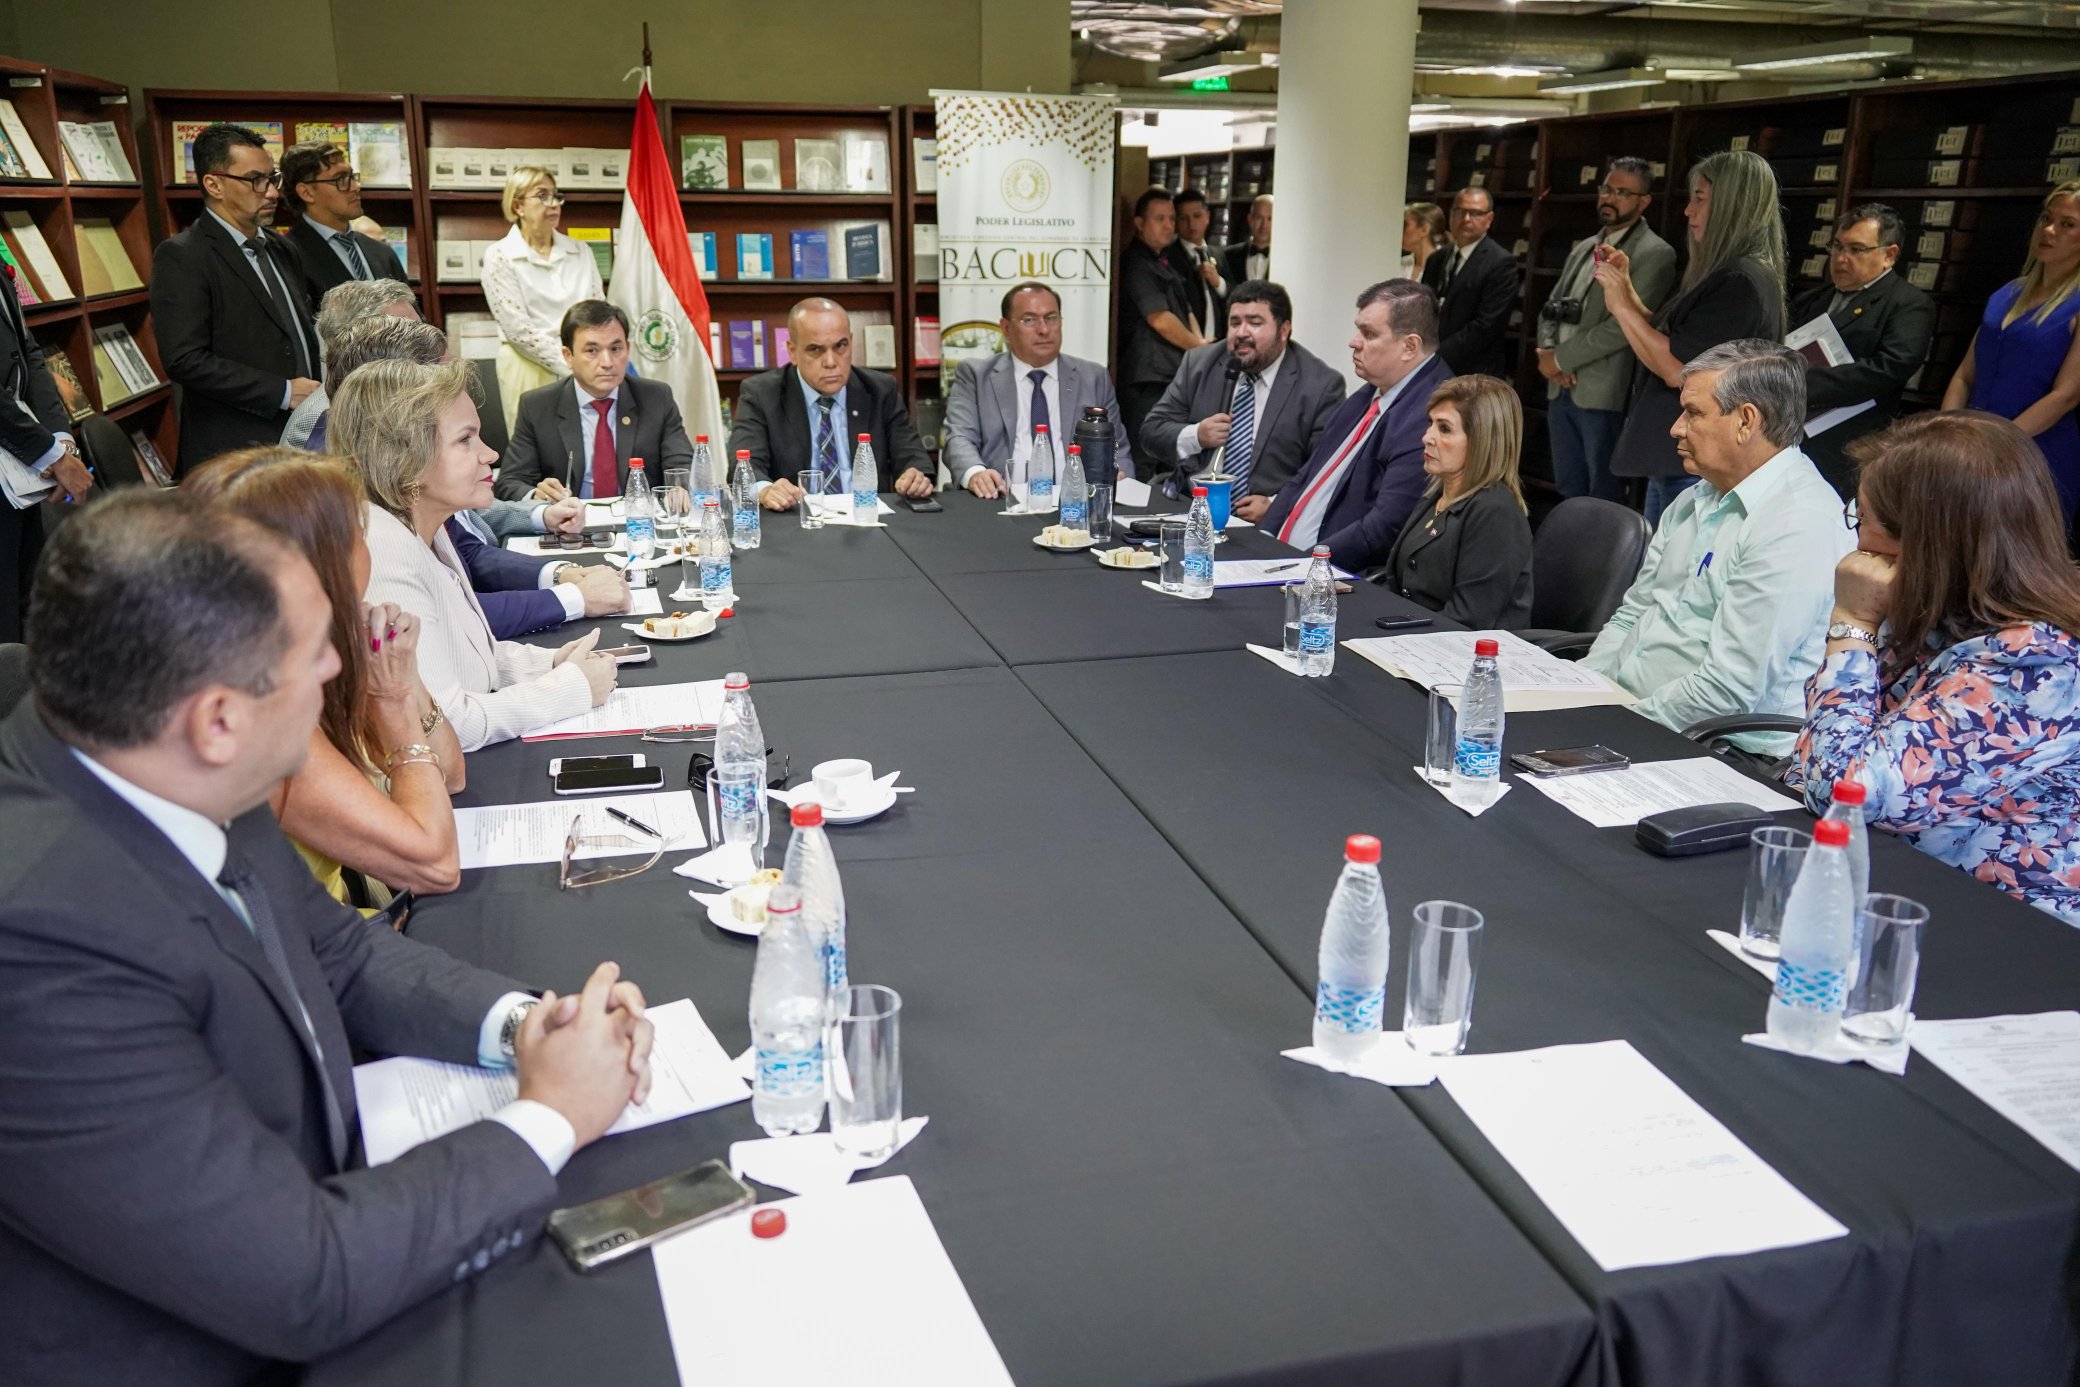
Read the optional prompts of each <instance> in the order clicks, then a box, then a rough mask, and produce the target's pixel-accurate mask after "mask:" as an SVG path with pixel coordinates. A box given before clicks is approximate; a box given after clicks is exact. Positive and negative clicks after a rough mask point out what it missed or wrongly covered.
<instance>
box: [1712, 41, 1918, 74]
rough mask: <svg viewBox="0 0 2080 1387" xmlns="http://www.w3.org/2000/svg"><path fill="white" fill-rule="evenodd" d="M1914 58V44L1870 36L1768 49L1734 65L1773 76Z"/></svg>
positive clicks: (1912, 42) (1736, 60)
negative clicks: (1792, 70) (1785, 70)
mask: <svg viewBox="0 0 2080 1387" xmlns="http://www.w3.org/2000/svg"><path fill="white" fill-rule="evenodd" d="M1913 56H1914V40H1912V39H1910V38H1894V37H1891V36H1889V35H1888V36H1884V37H1880V36H1878V35H1873V34H1866V35H1864V36H1863V37H1861V38H1853V39H1837V40H1836V41H1834V42H1833V43H1809V44H1804V45H1802V46H1800V47H1797V48H1766V49H1764V50H1763V51H1762V52H1760V53H1752V54H1750V55H1749V56H1747V57H1745V58H1735V59H1734V60H1733V65H1734V66H1735V67H1737V68H1739V69H1741V70H1742V71H1743V72H1773V71H1777V70H1780V69H1783V68H1790V67H1822V66H1825V65H1827V64H1829V63H1860V62H1870V61H1873V60H1876V61H1879V62H1898V61H1901V60H1903V59H1906V58H1911V57H1913Z"/></svg>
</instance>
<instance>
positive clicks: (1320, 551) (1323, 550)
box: [1314, 544, 1329, 559]
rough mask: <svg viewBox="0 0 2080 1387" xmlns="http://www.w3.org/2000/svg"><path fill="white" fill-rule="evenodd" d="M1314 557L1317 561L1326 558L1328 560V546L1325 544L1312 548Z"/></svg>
mask: <svg viewBox="0 0 2080 1387" xmlns="http://www.w3.org/2000/svg"><path fill="white" fill-rule="evenodd" d="M1314 556H1315V557H1316V558H1318V559H1326V558H1328V557H1329V546H1328V545H1326V544H1317V545H1316V546H1315V547H1314Z"/></svg>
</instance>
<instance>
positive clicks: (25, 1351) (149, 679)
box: [0, 488, 651, 1387]
mask: <svg viewBox="0 0 2080 1387" xmlns="http://www.w3.org/2000/svg"><path fill="white" fill-rule="evenodd" d="M44 557H45V563H44V566H43V570H42V573H41V575H40V577H39V580H38V582H37V585H36V591H35V596H34V598H33V600H32V602H31V606H30V611H29V641H30V646H29V649H30V656H29V679H30V690H31V697H29V698H25V699H23V700H22V701H21V702H20V704H19V705H18V706H17V707H16V708H15V709H14V710H13V712H12V714H11V715H10V716H8V717H7V719H6V721H5V722H4V723H0V834H4V835H5V839H6V842H7V844H8V849H9V850H8V852H7V854H6V855H5V859H4V861H0V1005H4V1006H6V1007H7V1009H8V1014H9V1015H11V1016H13V1017H14V1018H15V1022H14V1024H12V1025H10V1026H9V1027H8V1031H7V1036H6V1038H5V1039H4V1040H0V1304H4V1305H5V1306H6V1307H7V1316H8V1330H7V1336H6V1337H7V1347H6V1367H5V1369H4V1375H5V1377H6V1378H7V1380H8V1381H10V1382H23V1383H29V1382H34V1383H38V1384H42V1387H88V1385H89V1384H103V1383H151V1384H153V1387H203V1385H204V1384H223V1383H232V1382H239V1383H246V1382H254V1381H258V1380H262V1379H263V1378H264V1379H265V1380H269V1381H274V1380H279V1379H281V1378H283V1377H285V1376H287V1374H286V1373H284V1372H283V1371H282V1370H281V1367H280V1365H281V1363H282V1362H284V1361H288V1362H303V1361H308V1360H310V1359H313V1358H317V1357H319V1356H321V1355H324V1354H327V1353H330V1352H332V1351H334V1350H336V1349H339V1348H341V1347H344V1346H345V1345H347V1344H349V1343H351V1342H353V1341H354V1340H356V1339H359V1338H361V1337H362V1336H363V1335H365V1334H367V1333H368V1332H369V1331H370V1330H372V1329H374V1328H375V1327H376V1326H377V1325H380V1324H382V1323H383V1322H384V1321H386V1320H388V1319H390V1318H391V1317H392V1316H394V1315H396V1314H398V1313H400V1312H401V1311H403V1310H405V1309H407V1308H409V1307H411V1306H412V1305H415V1304H417V1303H418V1302H420V1301H422V1300H424V1299H426V1298H427V1297H429V1296H432V1295H434V1294H435V1293H437V1292H439V1291H441V1290H443V1289H445V1288H447V1287H448V1286H451V1285H453V1284H455V1283H456V1282H460V1281H466V1280H468V1279H469V1278H470V1277H471V1276H472V1275H474V1274H475V1273H477V1272H480V1271H482V1270H484V1269H485V1268H486V1267H488V1266H490V1265H491V1264H492V1263H494V1262H497V1261H501V1260H503V1259H504V1258H505V1257H506V1256H507V1255H508V1254H510V1253H512V1252H514V1251H516V1250H518V1249H520V1248H524V1247H526V1246H528V1245H529V1244H530V1243H532V1242H533V1240H534V1238H535V1237H536V1235H537V1234H538V1233H540V1231H541V1229H542V1224H543V1220H544V1218H545V1217H546V1216H547V1215H548V1213H549V1211H550V1210H551V1209H552V1208H553V1207H555V1205H556V1204H557V1203H558V1194H557V1183H556V1177H557V1173H558V1172H559V1171H560V1170H561V1169H562V1167H563V1164H564V1162H565V1161H567V1160H568V1159H569V1158H570V1156H571V1154H572V1152H573V1151H574V1150H576V1149H577V1148H579V1147H582V1146H585V1145H586V1144H588V1143H590V1142H591V1141H593V1140H594V1139H596V1138H597V1137H599V1136H600V1135H601V1134H602V1133H604V1132H605V1131H606V1129H607V1127H608V1126H609V1125H611V1124H612V1123H613V1122H614V1120H615V1119H616V1118H617V1117H618V1116H619V1115H620V1113H621V1112H622V1110H623V1108H624V1107H625V1106H626V1105H627V1104H628V1102H629V1101H630V1099H631V1098H632V1097H640V1096H641V1095H642V1094H643V1093H644V1092H645V1091H646V1090H647V1089H648V1086H649V1073H648V1060H649V1049H650V1042H651V1036H650V1023H649V1022H648V1021H647V1020H645V1019H644V1017H643V1001H642V996H641V994H640V993H639V992H637V991H636V989H635V988H634V986H633V984H630V983H626V982H619V981H617V977H616V971H615V968H614V965H613V964H611V963H607V964H602V965H600V967H599V968H598V969H597V970H596V971H595V972H594V973H593V975H592V978H591V980H590V981H588V982H587V983H586V985H585V988H584V990H583V992H582V993H581V994H579V995H576V996H567V997H563V998H560V999H559V998H557V997H556V996H555V994H553V993H551V994H545V995H544V996H543V997H541V998H540V999H539V1001H538V1000H537V999H536V998H535V997H533V996H531V995H529V994H528V993H526V992H524V991H523V990H522V989H521V986H520V984H518V983H516V982H513V981H511V980H509V979H506V978H502V977H499V976H498V975H496V974H494V973H488V972H485V971H483V970H482V969H478V968H472V967H468V966H466V965H464V964H462V963H460V962H458V961H456V960H455V959H453V958H450V957H449V956H447V955H446V954H444V953H442V952H441V951H440V950H438V949H433V948H429V947H427V946H425V945H423V944H418V943H415V942H413V941H412V940H410V939H407V938H405V937H403V936H402V935H400V934H397V933H395V932H394V931H392V930H390V929H388V928H385V927H383V926H381V925H375V926H371V924H370V923H369V922H368V921H365V920H363V919H362V918H361V916H360V914H359V913H358V912H356V911H353V910H350V909H348V908H346V907H344V906H342V905H339V904H338V903H337V902H335V901H333V900H332V899H331V898H330V897H328V896H327V895H326V894H325V892H324V891H323V890H322V889H321V888H320V887H319V885H318V883H317V880H316V879H315V878H314V877H313V876H312V875H311V873H310V869H309V868H308V867H306V866H305V865H304V864H303V861H302V859H301V858H299V857H298V856H297V855H296V852H295V850H294V849H293V848H292V847H291V846H290V844H289V842H288V840H287V839H285V838H284V837H283V836H282V833H281V830H280V829H279V828H278V827H276V825H275V821H274V818H273V816H272V815H271V814H270V813H269V811H268V808H267V795H268V792H269V791H270V790H271V789H272V788H273V787H274V786H276V785H278V784H280V783H281V782H282V781H283V780H284V779H285V778H287V777H288V776H290V775H293V774H294V773H295V772H296V771H297V770H298V769H299V767H300V766H301V764H302V762H303V758H304V748H305V747H306V746H307V745H308V744H309V742H310V737H311V733H312V732H313V731H314V730H315V728H316V726H317V721H318V713H319V710H320V708H321V706H322V705H323V700H324V695H325V685H326V683H327V682H328V681H329V680H331V679H332V677H333V676H334V675H336V674H337V673H338V672H339V668H340V661H339V656H338V655H337V653H336V652H335V649H334V646H333V643H332V630H331V626H332V606H331V604H330V603H329V602H328V601H327V600H326V597H325V590H324V589H323V588H322V587H321V586H320V585H319V582H318V576H317V574H316V573H315V572H313V571H312V569H311V566H310V564H309V563H308V562H307V561H306V560H305V559H304V557H303V556H302V555H301V554H300V553H299V552H298V551H297V550H296V549H295V548H293V547H292V546H291V545H290V544H289V542H288V541H287V540H286V539H284V538H283V537H281V536H279V535H276V534H273V533H271V532H268V531H265V530H263V529H261V528H260V527H259V526H257V525H254V524H253V523H252V522H250V521H247V520H244V519H241V518H239V517H237V516H235V515H231V514H228V513H225V512H221V511H217V510H214V509H212V508H210V507H208V506H205V505H203V504H201V503H199V502H197V501H196V500H194V499H193V498H192V497H190V496H188V495H187V494H186V493H184V492H175V491H163V492H162V491H157V490H148V489H144V488H131V489H130V490H128V491H125V492H121V493H118V494H116V495H113V496H111V497H109V499H107V500H105V501H103V502H101V503H99V504H98V505H96V506H94V507H92V508H90V509H88V510H85V511H83V512H82V513H81V514H80V515H78V516H76V517H74V518H73V519H72V520H71V521H69V522H68V523H67V524H66V525H65V526H64V527H62V528H61V529H60V530H59V531H58V533H57V535H56V537H55V538H54V539H53V541H52V542H51V543H50V545H49V546H48V547H47V549H46V551H45V556H44ZM382 629H383V628H382V626H381V625H380V623H378V624H376V625H372V626H371V627H370V630H371V631H372V632H378V631H381V630H382ZM382 638H383V637H381V636H379V637H378V639H382ZM414 750H418V749H416V748H415V749H414ZM393 769H394V772H395V773H396V774H400V775H432V776H436V777H437V776H439V775H440V774H441V771H440V768H439V766H438V765H433V766H430V767H421V768H420V769H416V770H415V769H412V768H410V766H409V764H400V765H397V766H396V767H394V768H393ZM360 1052H366V1053H372V1054H379V1055H419V1056H425V1057H427V1058H431V1059H438V1060H445V1061H449V1062H452V1063H458V1064H483V1065H491V1066H496V1067H503V1068H515V1069H517V1071H518V1075H517V1077H518V1090H517V1091H518V1097H517V1099H516V1101H514V1102H512V1103H509V1104H507V1105H506V1106H505V1107H503V1108H500V1109H499V1110H498V1111H496V1112H494V1113H492V1114H491V1115H490V1116H489V1117H488V1118H486V1119H484V1120H482V1121H478V1122H472V1123H470V1124H468V1125H467V1126H464V1127H462V1128H461V1129H460V1130H458V1131H455V1132H451V1133H449V1134H448V1135H447V1136H444V1137H440V1138H437V1139H435V1140H433V1141H429V1142H426V1143H423V1144H422V1145H420V1146H419V1147H417V1148H415V1149H414V1150H412V1151H410V1152H409V1153H407V1154H406V1155H404V1156H403V1157H401V1158H399V1159H397V1160H394V1161H391V1162H389V1163H388V1164H385V1165H383V1166H380V1167H377V1168H374V1169H369V1168H367V1167H366V1165H365V1162H364V1161H363V1159H362V1154H361V1141H360V1126H359V1122H358V1118H357V1113H356V1108H355V1101H354V1080H353V1074H352V1068H351V1066H352V1064H353V1060H354V1056H355V1055H356V1054H357V1053H360Z"/></svg>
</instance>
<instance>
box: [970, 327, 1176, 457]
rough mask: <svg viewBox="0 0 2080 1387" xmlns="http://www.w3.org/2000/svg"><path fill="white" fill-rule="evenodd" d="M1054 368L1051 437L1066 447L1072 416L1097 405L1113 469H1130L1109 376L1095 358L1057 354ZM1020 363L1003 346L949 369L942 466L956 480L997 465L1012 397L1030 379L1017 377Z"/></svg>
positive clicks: (1013, 409)
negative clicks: (1057, 414)
mask: <svg viewBox="0 0 2080 1387" xmlns="http://www.w3.org/2000/svg"><path fill="white" fill-rule="evenodd" d="M1055 359H1056V361H1057V362H1059V363H1060V365H1059V367H1058V368H1057V370H1056V373H1055V375H1056V379H1055V393H1056V394H1057V395H1058V396H1059V397H1060V398H1061V409H1062V417H1061V418H1059V419H1057V420H1055V421H1054V427H1055V431H1056V442H1057V444H1058V445H1059V446H1061V447H1064V448H1066V447H1067V446H1068V445H1069V444H1070V443H1071V442H1073V441H1074V440H1075V431H1076V421H1077V420H1079V419H1081V418H1083V412H1084V410H1085V409H1087V408H1089V407H1091V406H1092V405H1102V406H1104V408H1105V415H1106V417H1107V418H1109V419H1110V420H1112V432H1113V437H1114V438H1115V439H1117V440H1118V442H1117V445H1116V446H1115V448H1114V449H1113V452H1114V459H1113V460H1114V462H1115V464H1116V465H1117V466H1118V469H1119V475H1120V476H1122V477H1131V476H1133V475H1134V449H1133V446H1132V444H1131V442H1130V441H1129V439H1128V438H1127V428H1126V425H1124V424H1122V423H1121V422H1120V417H1119V397H1118V396H1117V395H1116V394H1114V393H1113V389H1112V377H1111V376H1108V375H1106V374H1105V368H1104V367H1103V366H1100V365H1099V364H1098V363H1097V362H1095V361H1085V360H1083V359H1082V358H1080V357H1074V356H1061V357H1057V358H1055ZM1022 375H1023V368H1021V367H1020V366H1019V364H1018V361H1017V359H1016V358H1014V357H1013V356H1012V355H1011V353H1009V352H998V353H997V354H996V355H995V356H992V357H986V358H983V359H981V360H969V361H963V362H962V363H961V364H960V369H959V370H958V371H956V372H954V376H953V389H952V390H951V391H949V392H948V393H947V396H946V453H945V457H946V466H947V470H949V471H950V472H952V473H953V480H954V481H955V483H958V482H959V481H960V480H961V474H962V473H964V472H966V471H967V470H968V469H969V468H971V467H995V468H999V469H1001V468H1002V467H1003V466H1004V464H1005V461H1006V460H1007V459H1008V458H1010V456H1011V450H1012V448H1013V446H1014V445H1015V444H1016V442H1017V439H1018V397H1019V395H1020V393H1021V392H1025V393H1030V392H1031V391H1032V388H1033V383H1032V382H1031V381H1028V380H1023V379H1021V376H1022Z"/></svg>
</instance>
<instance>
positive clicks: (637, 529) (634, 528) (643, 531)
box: [628, 518, 657, 547]
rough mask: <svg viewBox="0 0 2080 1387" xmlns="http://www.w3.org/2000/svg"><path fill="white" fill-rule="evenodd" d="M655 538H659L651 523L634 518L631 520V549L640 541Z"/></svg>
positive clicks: (629, 526)
mask: <svg viewBox="0 0 2080 1387" xmlns="http://www.w3.org/2000/svg"><path fill="white" fill-rule="evenodd" d="M655 538H657V530H656V529H655V528H654V527H653V526H652V525H651V524H650V522H649V521H647V520H636V519H633V518H632V519H630V520H629V522H628V542H629V544H630V546H631V547H633V546H634V545H635V544H637V543H638V542H639V541H642V540H646V539H655Z"/></svg>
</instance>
